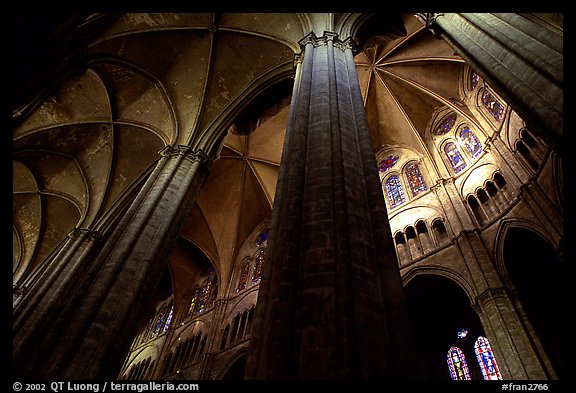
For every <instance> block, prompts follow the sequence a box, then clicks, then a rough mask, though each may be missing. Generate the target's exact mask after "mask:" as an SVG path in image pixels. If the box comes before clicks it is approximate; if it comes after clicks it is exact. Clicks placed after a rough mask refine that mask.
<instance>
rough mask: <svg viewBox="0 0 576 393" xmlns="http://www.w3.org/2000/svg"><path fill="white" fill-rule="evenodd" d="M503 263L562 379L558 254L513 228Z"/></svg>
mask: <svg viewBox="0 0 576 393" xmlns="http://www.w3.org/2000/svg"><path fill="white" fill-rule="evenodd" d="M503 256H504V263H505V266H506V270H507V273H508V277H509V279H510V281H511V282H512V284H513V285H514V287H515V288H516V290H517V296H518V300H519V301H520V303H521V304H522V308H523V309H524V312H525V313H526V317H527V319H528V321H529V322H530V325H531V326H532V328H533V329H534V332H535V334H536V336H537V337H538V339H539V340H540V343H541V344H542V347H543V348H544V351H545V352H546V355H547V356H548V358H549V359H550V362H551V363H552V365H553V367H554V369H555V370H556V373H557V374H558V377H560V378H562V371H563V368H564V360H563V359H564V358H563V347H564V340H563V333H564V332H563V328H564V318H563V316H564V305H563V300H564V285H563V281H562V279H563V277H564V274H563V271H562V269H563V266H562V262H561V258H560V256H559V254H558V253H557V252H556V251H555V250H554V249H553V247H552V246H550V244H548V242H546V241H545V240H544V239H543V238H542V237H541V236H539V235H538V234H536V233H535V232H533V231H531V230H529V229H525V228H510V229H509V230H508V231H507V232H506V236H505V238H504V253H503Z"/></svg>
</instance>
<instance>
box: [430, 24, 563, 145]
mask: <svg viewBox="0 0 576 393" xmlns="http://www.w3.org/2000/svg"><path fill="white" fill-rule="evenodd" d="M428 25H429V26H430V27H431V28H432V29H433V30H434V32H435V33H436V35H437V36H439V37H441V38H442V39H444V40H445V41H446V42H447V43H448V44H449V45H451V46H452V47H453V48H454V50H455V51H456V52H457V53H458V54H459V55H460V56H462V58H463V59H464V60H466V62H467V63H468V64H469V65H470V66H471V67H472V68H473V69H474V70H475V71H476V72H477V73H478V74H479V75H480V76H482V78H483V79H484V80H485V81H487V82H488V84H489V85H490V86H491V87H492V88H493V89H494V90H496V92H497V93H498V94H499V95H500V96H502V97H503V98H504V99H505V100H506V102H507V103H508V104H509V105H510V106H511V107H512V108H513V109H514V110H515V111H516V112H518V113H519V114H520V116H521V117H522V119H524V120H525V121H526V123H527V124H528V126H529V128H530V129H531V130H533V131H534V132H536V133H538V135H539V136H540V137H542V138H543V139H545V140H546V141H547V142H548V144H549V145H551V146H554V145H556V147H557V148H560V149H562V146H561V143H562V141H563V109H564V105H563V103H564V100H563V97H564V94H563V86H564V79H563V54H564V52H563V37H562V35H561V34H558V33H557V32H554V31H552V30H549V29H546V28H543V27H542V26H539V25H538V24H537V23H535V22H533V21H530V20H528V19H526V18H524V17H523V16H521V15H518V14H513V13H460V14H456V13H446V14H430V15H429V18H428Z"/></svg>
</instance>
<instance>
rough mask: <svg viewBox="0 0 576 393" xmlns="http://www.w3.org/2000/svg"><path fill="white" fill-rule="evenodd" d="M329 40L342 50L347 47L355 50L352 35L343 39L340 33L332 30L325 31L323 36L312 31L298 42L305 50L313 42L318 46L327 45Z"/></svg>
mask: <svg viewBox="0 0 576 393" xmlns="http://www.w3.org/2000/svg"><path fill="white" fill-rule="evenodd" d="M329 41H331V42H332V43H333V44H334V46H335V47H336V48H338V49H340V50H342V51H345V50H347V49H350V50H352V51H354V49H355V44H354V40H352V37H348V38H346V39H345V40H341V39H339V38H338V33H334V32H332V31H324V34H323V35H322V36H321V37H317V36H316V34H314V32H310V33H309V34H307V35H306V36H305V37H304V38H302V39H301V40H300V41H298V44H299V45H300V48H301V49H302V50H304V49H305V47H306V45H308V44H312V45H313V46H314V47H315V48H316V47H319V46H322V45H327V44H328V42H329Z"/></svg>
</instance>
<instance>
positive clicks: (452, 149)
mask: <svg viewBox="0 0 576 393" xmlns="http://www.w3.org/2000/svg"><path fill="white" fill-rule="evenodd" d="M444 153H446V156H447V157H448V160H449V161H450V164H451V165H452V169H453V170H454V172H455V173H459V172H460V171H462V169H464V168H466V162H465V161H464V159H463V158H462V155H461V154H460V152H459V151H458V148H457V147H456V145H455V144H454V142H448V143H447V144H446V145H445V146H444Z"/></svg>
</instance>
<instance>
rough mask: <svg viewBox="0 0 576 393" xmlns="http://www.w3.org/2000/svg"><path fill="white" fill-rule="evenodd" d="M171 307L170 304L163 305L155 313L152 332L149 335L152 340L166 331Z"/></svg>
mask: <svg viewBox="0 0 576 393" xmlns="http://www.w3.org/2000/svg"><path fill="white" fill-rule="evenodd" d="M171 307H172V304H171V302H170V304H169V303H164V304H163V305H162V306H161V307H160V309H159V310H158V312H157V313H156V319H155V321H154V330H153V331H152V335H151V336H152V338H154V337H156V336H158V335H159V334H161V333H164V331H166V328H167V327H168V326H167V325H168V324H169V323H170V321H168V316H169V314H170V311H171ZM165 326H166V328H165Z"/></svg>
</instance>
